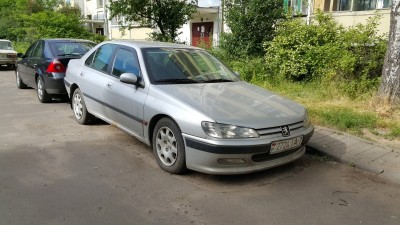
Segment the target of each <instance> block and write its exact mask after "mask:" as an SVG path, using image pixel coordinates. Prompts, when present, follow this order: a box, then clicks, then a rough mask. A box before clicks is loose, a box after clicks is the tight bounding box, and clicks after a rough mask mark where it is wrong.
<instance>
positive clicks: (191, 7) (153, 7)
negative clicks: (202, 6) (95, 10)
mask: <svg viewBox="0 0 400 225" xmlns="http://www.w3.org/2000/svg"><path fill="white" fill-rule="evenodd" d="M196 5H197V1H196V0H189V1H187V0H112V1H111V3H110V11H111V18H115V17H120V18H121V17H123V18H124V21H119V23H120V25H123V28H126V27H127V28H128V29H131V28H132V25H133V24H135V23H140V24H141V25H144V26H149V25H150V26H152V27H154V28H158V29H159V32H153V33H151V38H152V39H153V40H158V41H168V42H175V41H176V38H177V36H178V35H179V33H178V29H179V28H181V27H182V25H183V24H184V23H185V22H186V21H187V20H188V19H189V18H190V17H191V15H192V14H193V13H194V12H195V11H196ZM124 22H125V23H124Z"/></svg>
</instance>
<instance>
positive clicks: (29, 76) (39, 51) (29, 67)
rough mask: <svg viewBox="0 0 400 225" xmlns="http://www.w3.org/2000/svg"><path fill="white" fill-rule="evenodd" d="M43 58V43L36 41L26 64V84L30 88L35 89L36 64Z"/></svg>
mask: <svg viewBox="0 0 400 225" xmlns="http://www.w3.org/2000/svg"><path fill="white" fill-rule="evenodd" d="M43 57H44V41H38V43H37V45H36V47H35V50H33V52H32V54H31V57H30V58H29V60H28V62H27V64H26V82H27V84H28V85H29V86H31V87H36V80H35V74H36V70H37V69H38V63H39V62H40V61H41V60H42V59H43Z"/></svg>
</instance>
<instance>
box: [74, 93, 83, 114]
mask: <svg viewBox="0 0 400 225" xmlns="http://www.w3.org/2000/svg"><path fill="white" fill-rule="evenodd" d="M73 101H74V102H73V107H74V114H75V117H76V118H77V119H78V120H80V119H82V115H83V106H82V98H81V95H80V94H75V95H74V100H73Z"/></svg>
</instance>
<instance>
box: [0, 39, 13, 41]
mask: <svg viewBox="0 0 400 225" xmlns="http://www.w3.org/2000/svg"><path fill="white" fill-rule="evenodd" d="M0 41H6V42H11V41H10V40H6V39H0Z"/></svg>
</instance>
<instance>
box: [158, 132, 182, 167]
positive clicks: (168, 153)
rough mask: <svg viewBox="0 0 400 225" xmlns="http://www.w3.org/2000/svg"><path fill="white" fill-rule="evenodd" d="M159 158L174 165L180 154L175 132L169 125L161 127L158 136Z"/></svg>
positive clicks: (166, 163)
mask: <svg viewBox="0 0 400 225" xmlns="http://www.w3.org/2000/svg"><path fill="white" fill-rule="evenodd" d="M156 148H157V154H158V158H159V159H160V160H161V162H162V163H163V164H164V165H166V166H172V165H173V164H174V163H175V162H176V160H177V156H178V149H177V143H176V138H175V135H174V133H173V132H172V131H171V129H169V128H168V127H161V128H160V129H159V130H158V132H157V136H156Z"/></svg>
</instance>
